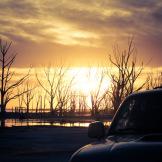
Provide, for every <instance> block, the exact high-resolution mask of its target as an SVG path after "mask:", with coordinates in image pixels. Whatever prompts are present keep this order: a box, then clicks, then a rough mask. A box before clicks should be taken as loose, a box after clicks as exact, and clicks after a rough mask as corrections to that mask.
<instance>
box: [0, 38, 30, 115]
mask: <svg viewBox="0 0 162 162" xmlns="http://www.w3.org/2000/svg"><path fill="white" fill-rule="evenodd" d="M11 44H12V43H7V42H5V43H3V42H2V40H0V64H1V65H0V66H1V70H0V73H1V74H0V94H1V113H2V114H4V113H5V112H6V106H7V104H8V103H9V102H10V101H11V100H13V99H16V98H17V97H18V96H20V95H22V94H23V93H24V92H22V93H15V91H16V88H17V87H19V86H20V85H22V83H23V82H24V81H25V80H26V79H27V77H28V74H27V75H25V76H23V77H21V78H20V79H18V80H16V81H14V80H13V78H14V76H15V75H16V73H15V72H14V71H13V70H12V69H11V67H12V65H13V63H14V61H15V59H16V54H13V53H10V51H9V50H10V47H11Z"/></svg>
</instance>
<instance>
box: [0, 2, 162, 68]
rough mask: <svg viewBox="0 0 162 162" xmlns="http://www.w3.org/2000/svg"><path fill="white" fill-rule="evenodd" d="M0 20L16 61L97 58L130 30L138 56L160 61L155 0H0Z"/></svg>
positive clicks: (159, 10)
mask: <svg viewBox="0 0 162 162" xmlns="http://www.w3.org/2000/svg"><path fill="white" fill-rule="evenodd" d="M0 25H1V27H0V37H1V38H2V39H7V40H9V41H13V42H14V43H13V50H14V51H17V52H18V54H19V55H18V58H17V61H16V64H15V65H16V66H29V65H31V64H32V65H33V66H38V65H42V64H49V63H51V64H53V63H54V62H56V61H59V62H60V61H61V62H66V64H68V65H72V66H85V65H91V66H94V65H97V64H102V63H105V59H106V57H107V55H108V54H111V53H112V46H113V45H114V44H115V43H116V42H118V43H119V45H120V46H121V47H122V48H124V47H125V46H126V44H127V40H128V37H129V36H132V35H134V37H135V43H136V46H137V49H138V58H139V60H144V61H145V62H148V61H149V60H150V59H151V63H150V66H161V62H162V52H161V51H162V28H161V26H162V2H161V0H136V1H134V0H132V1H131V0H88V1H87V0H35V1H33V0H21V1H16V0H1V1H0Z"/></svg>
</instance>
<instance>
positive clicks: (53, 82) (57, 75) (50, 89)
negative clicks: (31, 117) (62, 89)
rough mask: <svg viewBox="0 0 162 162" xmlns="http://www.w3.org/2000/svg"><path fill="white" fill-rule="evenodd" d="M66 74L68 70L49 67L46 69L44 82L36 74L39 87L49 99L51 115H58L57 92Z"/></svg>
mask: <svg viewBox="0 0 162 162" xmlns="http://www.w3.org/2000/svg"><path fill="white" fill-rule="evenodd" d="M65 73H66V69H64V68H63V67H60V68H58V67H56V68H53V69H52V68H51V67H48V68H45V69H44V80H42V79H40V77H39V76H38V74H37V73H36V78H37V81H38V83H39V85H40V86H41V87H42V89H43V90H44V91H45V93H46V94H47V95H48V97H49V104H50V112H51V113H56V109H55V108H56V105H55V100H56V98H57V91H58V88H59V86H60V84H61V80H62V78H63V77H64V76H65Z"/></svg>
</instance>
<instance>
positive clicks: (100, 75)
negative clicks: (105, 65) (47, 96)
mask: <svg viewBox="0 0 162 162" xmlns="http://www.w3.org/2000/svg"><path fill="white" fill-rule="evenodd" d="M91 74H92V71H91V69H90V71H89V78H90V75H91ZM95 76H96V78H97V79H98V83H97V85H96V87H95V88H94V89H90V101H91V109H92V110H91V115H92V116H96V115H98V114H99V108H100V104H101V102H102V101H103V99H104V96H105V95H106V91H103V90H102V85H103V81H104V77H105V75H104V71H103V69H99V68H98V70H97V72H96V74H95Z"/></svg>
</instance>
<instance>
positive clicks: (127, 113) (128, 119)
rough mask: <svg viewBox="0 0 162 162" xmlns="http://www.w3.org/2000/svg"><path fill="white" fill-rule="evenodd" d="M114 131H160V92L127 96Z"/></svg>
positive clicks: (161, 100)
mask: <svg viewBox="0 0 162 162" xmlns="http://www.w3.org/2000/svg"><path fill="white" fill-rule="evenodd" d="M113 129H114V131H121V130H123V131H124V130H128V129H129V130H133V131H135V130H141V131H162V94H161V93H152V94H142V95H136V96H132V97H130V98H128V99H127V100H126V101H125V102H124V103H123V104H122V105H121V111H119V114H118V120H117V121H116V122H115V126H114V128H113Z"/></svg>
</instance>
